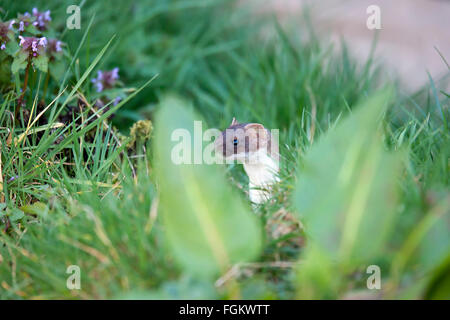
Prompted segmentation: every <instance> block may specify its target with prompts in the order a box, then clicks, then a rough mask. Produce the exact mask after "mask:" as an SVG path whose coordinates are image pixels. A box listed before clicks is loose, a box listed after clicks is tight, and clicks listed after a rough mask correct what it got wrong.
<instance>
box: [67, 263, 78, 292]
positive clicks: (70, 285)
mask: <svg viewBox="0 0 450 320" xmlns="http://www.w3.org/2000/svg"><path fill="white" fill-rule="evenodd" d="M66 273H67V274H70V276H69V277H67V281H66V287H67V289H69V290H80V289H81V269H80V267H79V266H77V265H70V266H68V267H67V269H66Z"/></svg>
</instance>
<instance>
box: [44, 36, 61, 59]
mask: <svg viewBox="0 0 450 320" xmlns="http://www.w3.org/2000/svg"><path fill="white" fill-rule="evenodd" d="M61 53H62V42H61V41H59V40H58V39H48V42H47V55H48V57H49V58H50V60H54V59H55V58H56V57H58V56H59V55H61Z"/></svg>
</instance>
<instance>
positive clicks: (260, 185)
mask: <svg viewBox="0 0 450 320" xmlns="http://www.w3.org/2000/svg"><path fill="white" fill-rule="evenodd" d="M244 170H245V172H246V173H247V175H248V178H249V181H250V183H249V189H250V190H249V197H250V201H252V202H253V203H256V204H260V203H263V202H265V201H267V200H268V199H269V198H270V196H271V192H270V191H271V187H272V185H273V184H274V183H276V182H277V181H278V180H279V179H278V170H279V167H278V164H277V163H276V162H275V160H273V159H272V158H271V157H269V156H268V155H267V154H265V153H264V154H258V157H257V161H250V162H249V163H244Z"/></svg>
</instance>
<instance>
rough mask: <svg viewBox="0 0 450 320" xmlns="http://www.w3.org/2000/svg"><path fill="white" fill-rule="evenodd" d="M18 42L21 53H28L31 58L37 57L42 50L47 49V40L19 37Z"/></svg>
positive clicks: (44, 38) (43, 38)
mask: <svg viewBox="0 0 450 320" xmlns="http://www.w3.org/2000/svg"><path fill="white" fill-rule="evenodd" d="M19 39H20V42H19V46H21V47H22V50H23V51H26V52H28V54H30V55H32V56H33V57H37V56H38V55H39V54H40V53H41V52H42V50H43V49H44V48H45V47H47V38H46V37H42V38H36V37H22V36H19Z"/></svg>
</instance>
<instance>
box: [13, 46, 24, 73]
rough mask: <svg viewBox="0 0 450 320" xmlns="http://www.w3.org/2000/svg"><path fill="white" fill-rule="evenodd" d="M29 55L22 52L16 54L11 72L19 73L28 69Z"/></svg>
mask: <svg viewBox="0 0 450 320" xmlns="http://www.w3.org/2000/svg"><path fill="white" fill-rule="evenodd" d="M27 58H28V54H27V53H26V52H24V51H22V50H20V51H19V52H17V53H16V55H15V57H14V60H13V63H12V65H11V72H12V73H17V72H18V71H20V70H23V69H25V68H26V67H27Z"/></svg>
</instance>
